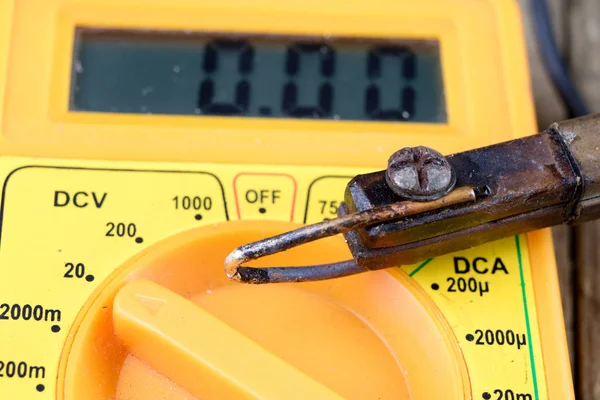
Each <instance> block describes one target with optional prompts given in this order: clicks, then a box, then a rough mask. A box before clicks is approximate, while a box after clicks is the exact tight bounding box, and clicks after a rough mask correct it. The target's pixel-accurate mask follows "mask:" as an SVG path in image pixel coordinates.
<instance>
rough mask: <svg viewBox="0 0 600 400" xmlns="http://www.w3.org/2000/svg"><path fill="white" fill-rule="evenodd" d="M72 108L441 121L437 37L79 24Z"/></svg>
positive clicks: (441, 85) (211, 114) (302, 117)
mask: <svg viewBox="0 0 600 400" xmlns="http://www.w3.org/2000/svg"><path fill="white" fill-rule="evenodd" d="M76 43H77V45H76V52H75V59H74V62H73V65H74V67H73V81H72V82H73V87H72V95H71V104H70V108H71V110H74V111H96V112H122V113H143V114H179V115H196V116H202V115H207V116H237V117H262V118H292V119H327V120H357V121H396V122H402V121H410V122H429V123H441V122H446V120H447V117H446V109H445V101H444V91H443V84H442V74H441V62H440V55H439V49H438V47H437V44H436V43H432V42H430V41H428V42H426V41H421V42H419V41H410V42H409V41H391V40H390V41H386V42H385V43H384V42H382V41H375V40H372V39H370V40H367V39H361V40H359V39H340V38H337V39H327V40H325V39H323V40H319V39H312V38H311V39H310V40H308V39H306V38H291V37H281V38H277V37H272V36H269V37H251V36H245V37H241V36H238V37H235V38H231V37H229V38H228V37H218V38H217V37H212V38H210V37H208V38H207V37H206V36H203V35H194V34H189V33H188V34H182V33H177V32H176V33H171V34H166V33H157V32H145V33H142V32H129V31H111V32H110V33H106V31H94V30H91V31H90V30H80V31H79V34H78V35H77V40H76Z"/></svg>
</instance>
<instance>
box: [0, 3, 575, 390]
mask: <svg viewBox="0 0 600 400" xmlns="http://www.w3.org/2000/svg"><path fill="white" fill-rule="evenodd" d="M0 50H1V54H2V56H1V57H0V132H1V136H0V140H1V142H0V152H1V157H0V177H1V179H2V182H3V183H2V200H1V220H0V326H1V328H0V398H2V399H57V400H58V399H61V400H75V399H90V400H95V399H178V400H179V399H224V398H227V399H238V398H239V399H242V398H244V399H249V398H261V399H282V398H285V399H296V398H298V399H338V398H340V399H341V398H347V399H354V398H356V399H415V400H416V399H419V400H420V399H442V398H443V399H498V400H515V399H519V400H528V399H531V400H534V399H535V400H538V399H547V398H555V399H568V398H573V389H572V385H571V375H570V368H569V360H568V352H567V346H566V336H565V330H564V325H563V319H562V312H561V302H560V295H559V288H558V280H557V274H556V265H555V261H554V253H553V247H552V240H551V236H550V233H549V231H548V230H543V231H538V232H533V233H530V234H527V235H520V236H517V237H511V238H507V239H503V240H499V241H497V242H493V243H489V244H486V245H482V246H480V247H478V248H473V249H469V250H465V251H460V252H457V253H454V254H448V255H445V256H441V257H436V258H433V259H428V260H424V261H423V262H422V263H418V264H416V265H405V266H401V267H398V268H392V269H389V270H381V271H373V272H369V273H364V274H359V275H355V276H350V277H346V278H340V279H334V280H330V281H321V282H305V283H297V284H277V285H265V286H252V285H244V284H239V283H235V282H232V281H229V280H228V279H227V277H226V276H225V273H224V271H223V260H224V258H225V256H226V255H227V254H228V253H229V252H230V251H231V250H232V249H234V248H235V247H236V246H239V245H241V244H243V243H246V242H249V241H252V240H258V239H260V238H262V237H267V236H271V235H274V234H276V233H278V232H284V231H286V230H289V229H291V228H293V227H295V226H298V224H305V223H313V222H317V221H321V220H323V219H325V218H332V217H334V216H335V215H336V213H337V209H338V207H339V204H340V202H341V201H342V198H343V193H344V189H345V186H346V184H347V182H348V181H349V180H350V179H351V178H352V177H353V176H355V175H357V174H360V173H365V172H371V171H374V170H380V169H382V168H385V165H386V162H387V158H388V157H389V155H390V154H392V153H393V152H395V151H396V150H398V149H399V148H402V147H406V146H416V145H426V146H429V145H431V146H433V147H435V148H436V149H437V150H439V151H441V152H443V153H444V154H450V153H453V152H458V151H463V150H465V149H468V148H476V147H480V146H485V145H489V144H492V143H496V142H501V141H505V140H509V139H512V138H517V137H522V136H525V135H529V134H532V133H534V132H536V125H535V118H534V109H533V104H532V99H531V96H530V87H529V84H530V82H529V77H528V73H529V72H528V69H527V62H526V60H527V59H526V50H525V44H524V38H523V32H522V28H521V21H520V15H519V12H518V8H517V5H516V2H514V1H508V0H421V1H418V2H414V1H409V0H393V1H392V0H372V1H360V0H327V1H322V0H321V1H318V0H305V1H300V2H291V1H284V0H252V1H243V0H221V1H217V0H202V1H197V0H5V1H2V2H0ZM348 257H349V251H348V249H347V247H346V245H345V243H344V241H343V239H341V238H339V237H336V238H330V239H327V240H322V241H319V242H318V243H317V242H315V243H312V244H310V245H307V246H302V247H301V248H299V249H294V250H290V251H289V252H285V253H282V254H277V255H274V256H273V257H271V258H269V259H267V260H266V263H268V265H273V264H274V265H293V264H295V263H297V264H298V265H306V264H307V263H320V262H327V261H336V260H340V259H346V258H348Z"/></svg>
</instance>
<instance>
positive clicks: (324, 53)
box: [198, 40, 417, 121]
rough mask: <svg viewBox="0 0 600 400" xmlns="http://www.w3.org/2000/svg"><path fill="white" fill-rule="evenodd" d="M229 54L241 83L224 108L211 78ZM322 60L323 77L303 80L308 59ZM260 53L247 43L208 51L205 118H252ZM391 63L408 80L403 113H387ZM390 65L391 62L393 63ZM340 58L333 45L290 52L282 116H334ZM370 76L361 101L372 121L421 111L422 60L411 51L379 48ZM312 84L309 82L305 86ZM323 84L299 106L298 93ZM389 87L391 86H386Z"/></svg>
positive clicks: (201, 95)
mask: <svg viewBox="0 0 600 400" xmlns="http://www.w3.org/2000/svg"><path fill="white" fill-rule="evenodd" d="M224 52H231V53H233V54H234V57H235V58H236V60H237V69H236V74H235V75H233V74H232V75H231V76H230V78H231V79H236V84H235V89H234V94H233V95H232V96H231V99H232V100H231V102H230V103H228V102H218V101H216V100H215V98H216V96H215V82H214V80H213V79H212V78H211V74H213V73H215V72H218V64H219V57H220V56H221V54H222V53H224ZM312 54H314V55H316V57H318V59H319V68H318V71H319V74H318V75H308V74H304V75H303V76H302V75H300V74H299V72H300V70H301V69H302V68H303V66H302V63H303V60H304V59H305V58H306V57H307V56H308V55H312ZM254 56H255V52H254V48H253V47H252V45H251V44H249V43H248V42H245V41H228V40H213V41H211V42H209V43H207V45H206V48H205V50H204V60H203V62H202V68H203V71H204V73H205V74H206V76H207V77H206V78H204V79H203V80H202V82H201V83H200V87H199V91H198V108H199V109H200V110H201V111H202V114H204V115H244V114H246V113H247V112H248V106H249V101H250V93H251V91H252V90H260V87H258V88H252V86H251V84H250V82H249V79H248V75H249V74H250V73H251V72H252V70H253V68H254V63H253V61H254ZM386 58H389V59H390V61H391V62H397V66H398V70H399V74H400V75H401V76H402V77H403V78H404V79H405V80H406V83H405V84H404V85H403V86H402V87H400V88H389V90H397V93H396V95H397V96H398V99H399V106H398V107H389V108H384V107H382V105H381V96H380V87H379V86H380V85H379V84H378V82H377V81H376V79H377V78H381V69H382V68H381V64H382V63H383V62H385V61H384V60H386ZM390 61H388V62H390ZM335 62H336V53H335V50H334V49H333V48H332V47H331V46H329V45H327V44H312V43H309V44H302V43H293V44H291V45H290V46H289V47H288V48H287V51H286V56H285V65H284V66H283V68H284V69H285V73H286V78H287V81H286V83H285V85H284V86H283V88H282V96H281V110H280V111H281V113H283V114H285V115H287V116H289V117H297V118H303V117H311V118H327V117H331V116H332V114H333V113H334V111H335V110H334V109H333V97H334V96H333V93H334V90H335V88H334V86H333V85H332V83H331V78H332V77H333V74H334V73H335ZM364 71H365V75H366V77H368V81H366V83H367V84H366V85H365V88H364V94H363V96H361V97H360V98H357V99H356V101H361V100H362V101H363V107H364V112H365V114H366V115H367V116H368V117H369V119H372V120H387V121H394V120H409V119H411V117H412V116H413V114H414V111H415V89H414V87H413V86H412V85H411V82H412V81H413V80H415V79H416V76H417V69H416V58H415V55H414V53H413V52H411V50H410V49H407V48H403V47H392V46H387V47H383V46H375V47H373V48H371V49H369V50H368V55H367V58H366V65H365V68H364ZM305 80H308V82H305ZM312 81H317V84H318V95H317V96H316V98H313V99H312V101H311V102H308V103H303V104H301V103H299V100H298V97H299V96H298V92H299V91H300V90H302V87H303V86H304V85H306V84H311V83H312ZM383 84H384V85H385V81H384V83H383Z"/></svg>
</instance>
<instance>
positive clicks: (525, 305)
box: [515, 235, 540, 400]
mask: <svg viewBox="0 0 600 400" xmlns="http://www.w3.org/2000/svg"><path fill="white" fill-rule="evenodd" d="M515 241H516V244H517V257H518V258H519V274H520V275H521V293H522V294H523V308H524V309H525V324H526V326H527V340H528V341H529V346H528V347H529V360H530V362H531V375H532V376H533V391H534V394H535V399H536V400H539V398H540V397H539V396H540V395H539V393H538V384H537V373H536V371H535V361H534V358H533V342H532V341H531V326H530V323H529V309H528V307H527V295H526V294H525V277H524V275H523V262H522V260H521V245H520V243H519V236H518V235H517V236H515Z"/></svg>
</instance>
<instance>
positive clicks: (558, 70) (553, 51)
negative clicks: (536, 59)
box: [531, 0, 589, 117]
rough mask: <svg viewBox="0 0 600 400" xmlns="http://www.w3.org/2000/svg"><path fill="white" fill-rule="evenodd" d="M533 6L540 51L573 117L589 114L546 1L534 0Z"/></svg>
mask: <svg viewBox="0 0 600 400" xmlns="http://www.w3.org/2000/svg"><path fill="white" fill-rule="evenodd" d="M531 4H532V11H533V19H534V24H535V28H536V31H537V37H538V42H539V45H540V50H541V53H542V56H543V57H544V60H545V62H546V67H547V68H548V72H549V73H550V76H551V77H552V80H553V81H554V84H555V86H556V88H557V89H558V91H559V93H560V95H561V97H562V99H563V101H564V102H565V104H566V106H567V108H568V109H569V111H570V113H571V116H572V117H579V116H582V115H586V114H589V111H588V109H587V107H586V105H585V102H584V101H583V99H582V98H581V95H580V94H579V92H578V90H577V87H576V86H575V84H574V83H573V81H572V80H571V77H570V76H569V73H568V71H567V68H566V66H565V64H564V63H563V60H562V57H561V55H560V51H559V50H558V46H557V45H556V41H555V38H554V34H553V31H552V24H551V22H550V13H549V12H548V5H547V3H546V0H532V2H531Z"/></svg>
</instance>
